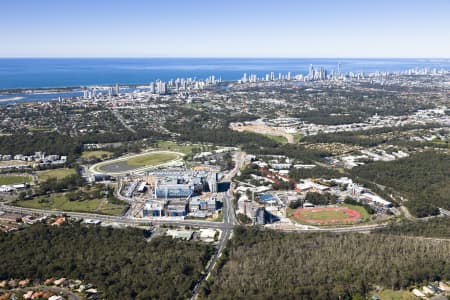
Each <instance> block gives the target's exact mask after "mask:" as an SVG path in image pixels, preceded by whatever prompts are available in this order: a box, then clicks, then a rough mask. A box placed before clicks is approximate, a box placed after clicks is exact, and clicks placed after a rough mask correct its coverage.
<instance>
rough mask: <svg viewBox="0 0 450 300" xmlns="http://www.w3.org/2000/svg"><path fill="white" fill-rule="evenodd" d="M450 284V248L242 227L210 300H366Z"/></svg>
mask: <svg viewBox="0 0 450 300" xmlns="http://www.w3.org/2000/svg"><path fill="white" fill-rule="evenodd" d="M441 278H444V279H446V280H448V279H450V241H430V240H423V239H420V238H411V237H407V238H406V237H399V236H394V235H384V234H370V235H367V234H358V233H347V234H325V233H323V234H286V233H280V232H276V231H271V230H259V229H256V228H251V229H247V228H245V227H238V228H236V230H235V234H234V238H233V239H232V240H231V241H230V243H229V247H228V248H227V250H226V253H225V254H224V259H223V260H222V262H221V264H220V266H219V269H218V270H217V271H216V272H215V273H214V274H213V276H212V277H211V279H210V280H209V281H208V282H207V283H206V284H205V285H204V286H203V289H202V296H203V297H204V298H208V299H320V300H323V299H338V298H339V297H340V298H341V299H365V298H362V297H365V296H367V294H368V291H369V289H370V288H371V287H372V286H373V285H381V286H384V287H386V288H392V289H399V288H406V287H408V286H410V285H412V284H414V283H419V282H426V281H428V280H438V279H441Z"/></svg>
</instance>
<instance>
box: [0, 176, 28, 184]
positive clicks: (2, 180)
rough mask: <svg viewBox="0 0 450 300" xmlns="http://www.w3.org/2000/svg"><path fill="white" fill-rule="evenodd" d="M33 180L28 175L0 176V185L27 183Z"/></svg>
mask: <svg viewBox="0 0 450 300" xmlns="http://www.w3.org/2000/svg"><path fill="white" fill-rule="evenodd" d="M31 180H33V178H32V177H31V176H30V175H0V185H4V184H5V185H9V184H16V183H29V182H31Z"/></svg>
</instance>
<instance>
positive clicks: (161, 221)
mask: <svg viewBox="0 0 450 300" xmlns="http://www.w3.org/2000/svg"><path fill="white" fill-rule="evenodd" d="M0 211H5V212H11V213H19V214H24V215H27V214H39V215H44V216H51V215H62V214H65V215H67V216H70V217H74V218H80V219H94V220H100V221H102V222H111V223H117V224H122V225H149V224H152V225H174V226H192V227H199V228H215V229H222V228H223V227H224V224H223V223H220V222H212V221H201V220H184V219H182V218H175V217H161V218H156V217H155V218H146V219H143V218H130V217H124V216H108V215H100V214H91V213H79V212H70V211H61V210H44V209H34V208H23V207H17V206H10V205H6V204H4V203H0Z"/></svg>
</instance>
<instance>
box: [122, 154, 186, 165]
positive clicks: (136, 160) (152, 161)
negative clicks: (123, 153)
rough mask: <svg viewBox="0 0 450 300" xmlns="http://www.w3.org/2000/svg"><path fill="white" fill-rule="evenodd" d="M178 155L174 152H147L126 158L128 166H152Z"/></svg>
mask: <svg viewBox="0 0 450 300" xmlns="http://www.w3.org/2000/svg"><path fill="white" fill-rule="evenodd" d="M177 157H178V155H176V154H175V153H149V154H143V155H139V156H135V157H132V158H130V159H128V160H127V164H128V165H130V166H139V167H140V166H142V167H144V166H152V165H159V164H162V163H165V162H168V161H171V160H174V159H176V158H177Z"/></svg>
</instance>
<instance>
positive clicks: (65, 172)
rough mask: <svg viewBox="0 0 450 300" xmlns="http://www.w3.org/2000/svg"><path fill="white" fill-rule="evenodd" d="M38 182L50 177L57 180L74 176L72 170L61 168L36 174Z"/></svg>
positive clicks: (74, 172)
mask: <svg viewBox="0 0 450 300" xmlns="http://www.w3.org/2000/svg"><path fill="white" fill-rule="evenodd" d="M36 174H37V176H38V179H39V181H46V180H47V179H49V178H51V177H56V178H57V179H58V180H59V179H63V178H64V177H67V176H70V175H74V174H76V171H75V170H74V169H69V168H62V169H51V170H44V171H37V172H36Z"/></svg>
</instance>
